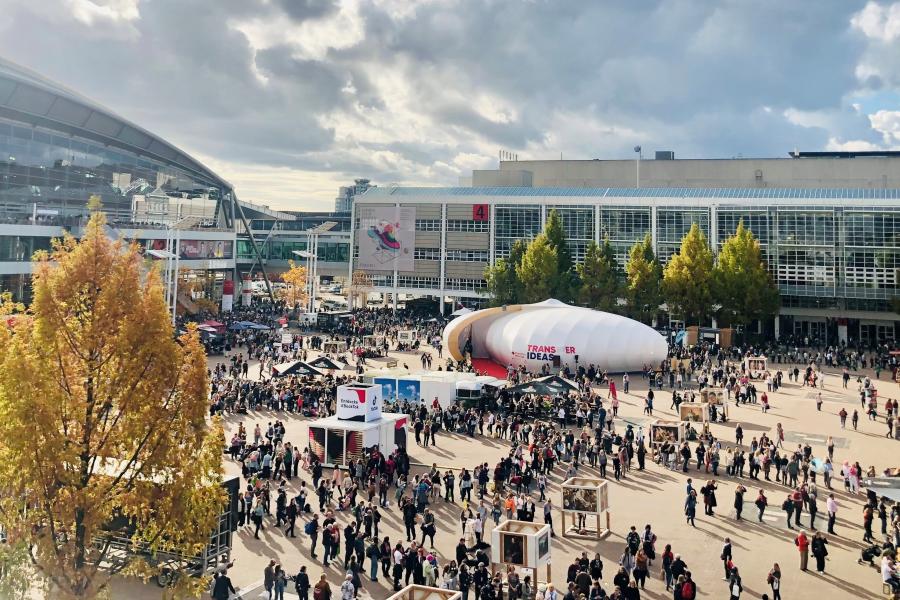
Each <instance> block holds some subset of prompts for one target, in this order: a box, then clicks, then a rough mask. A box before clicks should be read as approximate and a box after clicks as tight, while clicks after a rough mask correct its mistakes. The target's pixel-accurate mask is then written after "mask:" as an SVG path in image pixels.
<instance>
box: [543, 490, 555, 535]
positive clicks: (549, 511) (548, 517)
mask: <svg viewBox="0 0 900 600" xmlns="http://www.w3.org/2000/svg"><path fill="white" fill-rule="evenodd" d="M544 523H545V524H546V525H549V526H550V537H556V532H555V531H553V505H552V504H551V502H550V499H549V498H547V501H546V502H545V503H544Z"/></svg>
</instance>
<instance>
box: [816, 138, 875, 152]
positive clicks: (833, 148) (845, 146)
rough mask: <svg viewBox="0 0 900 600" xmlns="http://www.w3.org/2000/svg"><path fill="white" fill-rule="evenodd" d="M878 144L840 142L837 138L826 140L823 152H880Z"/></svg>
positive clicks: (850, 141) (854, 141)
mask: <svg viewBox="0 0 900 600" xmlns="http://www.w3.org/2000/svg"><path fill="white" fill-rule="evenodd" d="M881 149H882V148H881V147H880V146H879V145H878V144H873V143H872V142H867V141H865V140H846V141H841V140H839V139H837V138H833V137H831V138H828V143H827V144H825V150H828V151H829V152H865V151H870V150H881Z"/></svg>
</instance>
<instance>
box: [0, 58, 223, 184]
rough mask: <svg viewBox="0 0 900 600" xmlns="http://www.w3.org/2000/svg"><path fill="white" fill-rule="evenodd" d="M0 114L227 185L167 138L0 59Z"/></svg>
mask: <svg viewBox="0 0 900 600" xmlns="http://www.w3.org/2000/svg"><path fill="white" fill-rule="evenodd" d="M0 116H5V117H8V118H10V119H14V120H17V121H23V122H26V123H30V124H31V125H33V126H40V127H46V128H48V129H54V130H57V131H62V132H65V133H68V134H70V135H74V136H79V137H83V138H88V139H91V140H94V141H97V142H100V143H102V144H105V145H107V146H113V147H116V148H120V149H122V150H125V151H128V152H132V153H134V154H138V155H143V156H145V157H147V158H150V159H153V160H157V161H160V162H162V163H164V164H168V165H171V166H172V167H175V168H178V169H181V170H183V171H187V172H189V173H192V174H194V175H196V176H198V177H200V178H201V179H205V180H208V181H210V182H212V183H215V184H217V185H219V186H221V187H224V188H228V189H231V185H230V184H229V183H228V182H227V181H225V180H224V179H222V178H221V177H219V176H218V175H216V174H215V173H213V172H212V171H210V170H209V169H208V168H206V167H205V166H203V165H202V164H201V163H200V162H198V161H197V160H195V159H194V158H192V157H191V156H189V155H188V154H186V153H185V152H183V151H181V150H179V149H178V148H176V147H175V146H173V145H172V144H170V143H168V142H167V141H165V140H163V139H161V138H159V137H157V136H155V135H153V134H152V133H150V132H149V131H147V130H146V129H143V128H141V127H139V126H137V125H135V124H134V123H132V122H130V121H127V120H126V119H123V118H122V117H119V116H118V115H116V114H115V113H113V112H111V111H109V110H107V109H106V108H103V107H102V106H100V105H99V104H97V103H95V102H93V101H92V100H89V99H88V98H85V97H84V96H82V95H80V94H78V93H77V92H74V91H72V90H70V89H68V88H65V87H63V86H61V85H59V84H58V83H55V82H53V81H50V80H48V79H46V78H45V77H42V76H41V75H38V74H37V73H35V72H33V71H31V70H29V69H26V68H24V67H21V66H19V65H16V64H14V63H11V62H9V61H7V60H4V59H2V58H0Z"/></svg>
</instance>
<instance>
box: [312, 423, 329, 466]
mask: <svg viewBox="0 0 900 600" xmlns="http://www.w3.org/2000/svg"><path fill="white" fill-rule="evenodd" d="M309 450H310V452H312V453H313V456H315V457H316V458H317V459H318V460H319V462H320V463H324V462H325V428H324V427H314V426H312V425H310V427H309Z"/></svg>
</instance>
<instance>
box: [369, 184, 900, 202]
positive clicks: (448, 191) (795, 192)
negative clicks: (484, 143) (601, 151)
mask: <svg viewBox="0 0 900 600" xmlns="http://www.w3.org/2000/svg"><path fill="white" fill-rule="evenodd" d="M388 196H418V197H439V196H508V197H515V196H543V197H564V196H573V197H598V198H604V197H610V198H809V199H861V200H868V199H872V200H898V199H900V189H896V188H892V189H870V188H685V187H673V188H579V187H393V188H391V187H378V188H371V189H370V190H368V191H367V192H366V193H365V194H363V195H361V196H357V200H362V201H376V202H377V201H378V200H379V199H381V198H385V197H388Z"/></svg>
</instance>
